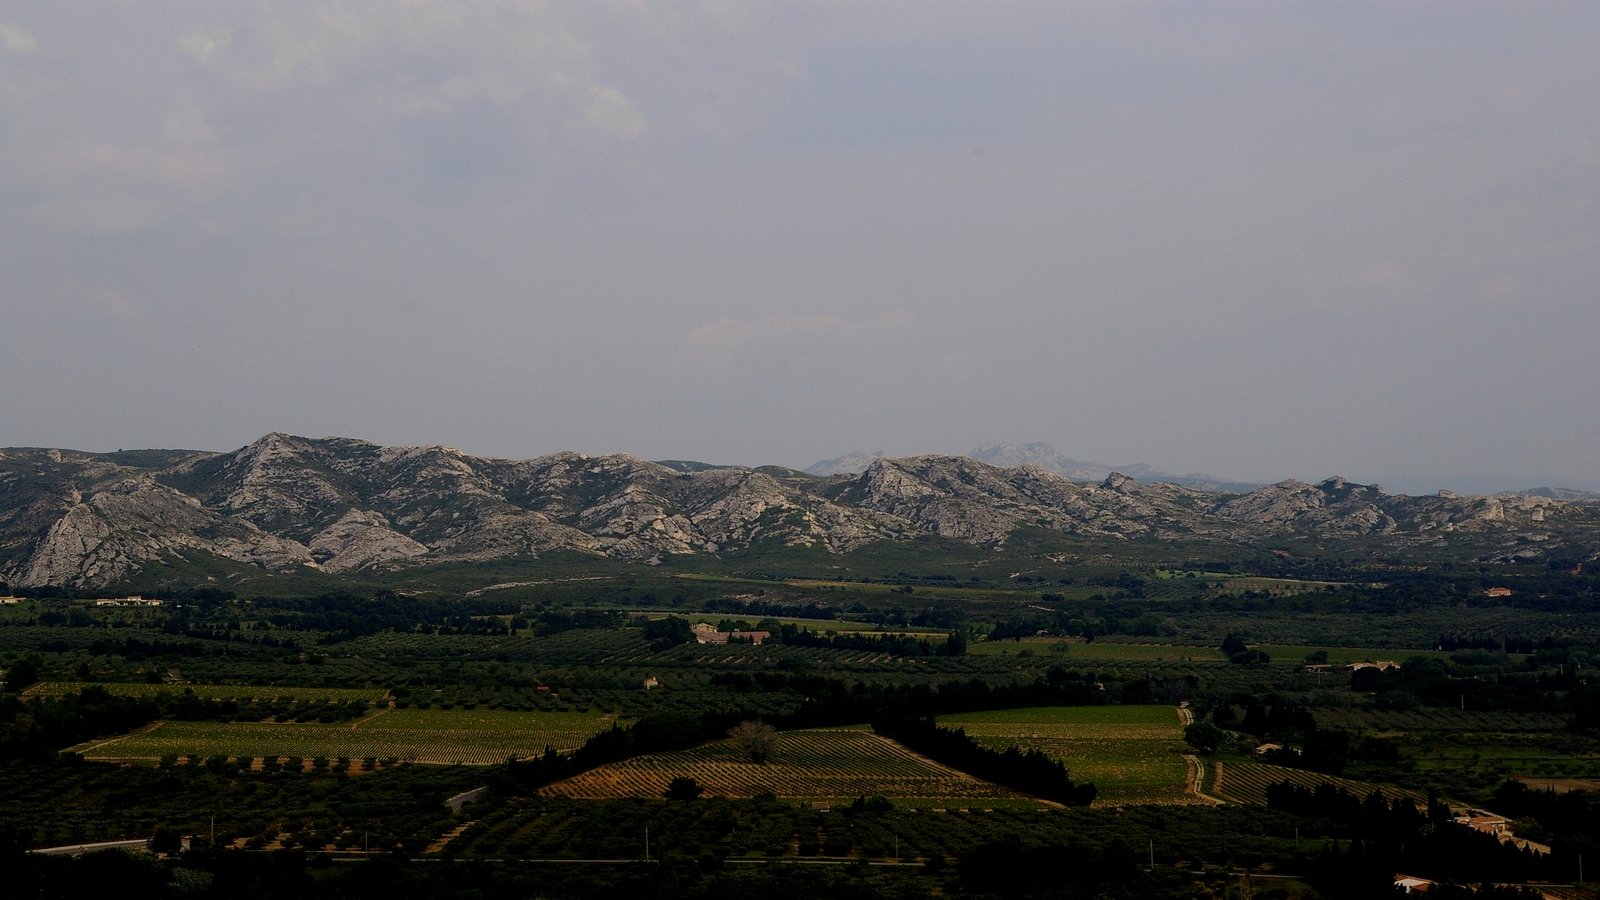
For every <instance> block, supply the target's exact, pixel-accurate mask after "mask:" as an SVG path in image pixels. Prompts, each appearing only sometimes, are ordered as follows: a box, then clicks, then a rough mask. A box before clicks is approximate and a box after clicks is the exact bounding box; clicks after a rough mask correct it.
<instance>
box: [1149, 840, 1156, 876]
mask: <svg viewBox="0 0 1600 900" xmlns="http://www.w3.org/2000/svg"><path fill="white" fill-rule="evenodd" d="M1155 870H1156V839H1155V838H1151V839H1150V871H1152V872H1154V871H1155Z"/></svg>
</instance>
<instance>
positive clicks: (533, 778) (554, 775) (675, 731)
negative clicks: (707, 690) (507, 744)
mask: <svg viewBox="0 0 1600 900" xmlns="http://www.w3.org/2000/svg"><path fill="white" fill-rule="evenodd" d="M739 720H740V716H739V715H738V714H736V713H703V714H701V715H698V716H696V715H688V714H671V713H667V714H658V715H650V716H644V717H643V718H641V719H639V720H638V721H636V722H634V723H633V725H632V726H630V727H628V728H623V727H621V726H618V725H613V726H611V728H610V729H608V730H606V731H602V732H600V733H599V734H597V735H594V736H593V737H591V738H589V739H588V740H587V741H584V743H583V746H581V747H579V748H578V749H576V750H574V751H572V752H571V753H558V752H557V751H556V750H555V749H554V748H551V747H546V748H545V751H544V754H543V755H541V756H535V757H532V758H530V759H513V760H508V761H507V762H506V764H505V767H504V768H503V769H502V770H501V774H502V777H500V778H496V779H494V780H493V787H495V788H496V789H497V790H499V791H500V792H502V793H507V794H516V793H532V792H533V791H534V790H536V789H538V788H540V787H542V786H544V785H546V784H549V783H551V782H553V781H560V780H561V779H563V778H571V777H572V776H574V775H578V774H581V773H583V772H587V771H589V770H590V769H593V768H596V767H599V766H603V765H606V764H607V763H614V762H621V761H622V760H625V759H629V758H631V757H635V756H642V755H644V754H647V753H666V752H669V751H672V750H686V749H688V748H690V747H694V746H697V745H699V744H704V743H707V742H708V741H713V740H716V739H717V738H720V737H722V736H724V735H725V734H727V731H728V729H729V728H730V727H732V726H733V725H734V724H736V723H737V722H738V721H739Z"/></svg>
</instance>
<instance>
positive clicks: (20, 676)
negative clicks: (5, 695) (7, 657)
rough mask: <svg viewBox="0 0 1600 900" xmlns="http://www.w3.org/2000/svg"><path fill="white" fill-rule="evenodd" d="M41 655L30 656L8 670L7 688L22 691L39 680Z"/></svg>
mask: <svg viewBox="0 0 1600 900" xmlns="http://www.w3.org/2000/svg"><path fill="white" fill-rule="evenodd" d="M39 664H40V663H39V657H37V656H30V657H28V658H27V659H25V660H23V661H22V662H19V663H17V664H16V665H14V666H12V667H11V668H10V669H8V670H6V690H8V691H15V692H17V693H21V692H22V689H23V688H26V687H28V686H30V685H32V684H33V683H34V682H35V681H38V680H39Z"/></svg>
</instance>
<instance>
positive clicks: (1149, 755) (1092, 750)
mask: <svg viewBox="0 0 1600 900" xmlns="http://www.w3.org/2000/svg"><path fill="white" fill-rule="evenodd" d="M939 724H941V725H946V726H952V727H954V726H959V727H961V728H964V729H966V731H967V734H969V735H971V736H972V737H973V738H974V739H976V740H977V741H978V742H979V743H982V744H985V745H988V746H991V747H997V748H1003V747H1009V746H1011V745H1013V744H1016V745H1019V746H1022V747H1028V748H1033V749H1038V750H1042V751H1044V752H1045V753H1048V754H1050V755H1051V756H1052V757H1055V758H1056V759H1059V760H1061V761H1062V762H1064V763H1066V765H1067V770H1068V771H1069V772H1071V773H1072V777H1073V779H1074V780H1077V781H1092V782H1094V785H1095V788H1096V789H1097V790H1098V792H1099V794H1098V797H1097V799H1096V800H1095V805H1096V806H1121V805H1127V804H1164V805H1172V804H1186V803H1194V802H1198V801H1197V799H1196V798H1194V797H1193V796H1191V795H1189V794H1188V793H1187V792H1186V791H1185V789H1184V782H1185V778H1186V775H1187V772H1188V769H1187V765H1186V764H1185V762H1184V759H1183V756H1182V755H1181V754H1182V752H1183V750H1184V744H1183V727H1182V725H1181V724H1180V721H1179V719H1178V711H1177V710H1176V709H1174V708H1173V707H1170V706H1062V707H1036V708H1030V709H1005V710H996V711H992V712H978V713H961V714H959V715H953V716H941V717H940V718H939Z"/></svg>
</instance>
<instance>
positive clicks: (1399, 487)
mask: <svg viewBox="0 0 1600 900" xmlns="http://www.w3.org/2000/svg"><path fill="white" fill-rule="evenodd" d="M881 456H883V453H882V452H881V451H880V452H877V453H863V452H859V451H858V452H855V453H848V454H845V455H844V456H840V457H836V458H834V459H825V460H822V461H821V462H817V463H813V464H812V465H810V466H808V467H807V468H806V470H805V471H807V472H809V473H810V474H812V475H841V474H859V473H861V472H864V471H866V468H867V466H868V465H870V464H871V463H872V461H873V460H874V459H877V458H879V457H881ZM967 456H969V457H971V458H973V459H976V460H979V461H980V462H986V463H988V464H989V465H991V466H1000V467H1007V466H1023V465H1035V466H1039V467H1040V468H1043V469H1046V470H1048V471H1051V472H1055V473H1057V474H1059V475H1064V476H1066V477H1067V478H1070V479H1072V480H1073V481H1100V480H1102V479H1104V478H1105V477H1106V476H1108V475H1110V474H1111V473H1113V472H1117V473H1120V474H1123V475H1127V476H1129V477H1131V478H1133V479H1135V480H1137V481H1141V482H1144V483H1146V484H1181V485H1183V486H1184V487H1192V488H1198V489H1200V490H1202V491H1217V492H1220V493H1231V494H1242V493H1248V492H1249V491H1253V490H1255V489H1256V488H1259V487H1261V486H1262V484H1263V483H1264V482H1250V481H1232V480H1229V479H1226V478H1218V477H1216V476H1215V475H1205V474H1202V473H1199V472H1189V473H1186V474H1182V475H1177V474H1174V473H1171V472H1163V471H1161V470H1159V469H1155V468H1152V467H1151V466H1149V465H1147V464H1145V463H1128V464H1125V465H1107V464H1105V463H1097V462H1084V461H1083V460H1077V459H1070V458H1068V457H1065V456H1062V455H1061V454H1060V453H1057V452H1056V449H1055V448H1054V447H1052V446H1051V445H1049V444H1047V443H1043V442H1035V443H1031V444H1009V443H989V444H984V445H983V446H981V447H978V448H976V449H974V450H972V451H970V452H968V453H967ZM1372 481H1373V482H1374V483H1381V484H1382V486H1383V489H1384V490H1385V491H1386V492H1388V493H1391V494H1412V495H1418V496H1421V495H1426V494H1437V493H1439V492H1440V491H1441V490H1449V491H1452V492H1454V493H1456V494H1466V495H1473V496H1488V495H1490V494H1499V493H1506V492H1512V493H1518V494H1524V495H1527V496H1533V497H1551V498H1554V499H1558V500H1585V499H1600V481H1585V480H1583V479H1572V478H1538V477H1534V478H1530V477H1526V476H1515V475H1452V476H1445V477H1433V476H1386V477H1379V478H1374V479H1372ZM1553 485H1560V486H1559V487H1555V486H1553Z"/></svg>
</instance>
